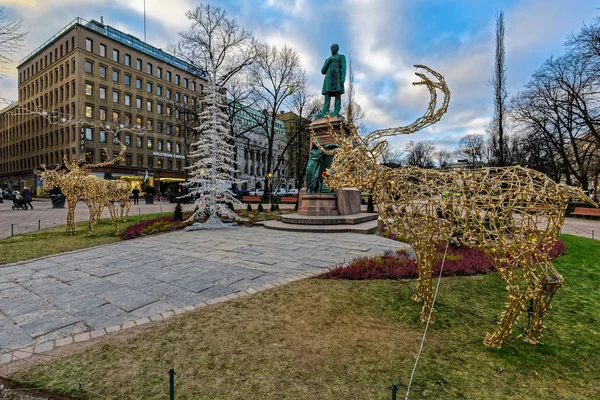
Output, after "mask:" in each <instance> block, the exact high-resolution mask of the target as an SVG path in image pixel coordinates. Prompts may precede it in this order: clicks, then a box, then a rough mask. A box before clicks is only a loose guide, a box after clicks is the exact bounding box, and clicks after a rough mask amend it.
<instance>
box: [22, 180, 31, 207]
mask: <svg viewBox="0 0 600 400" xmlns="http://www.w3.org/2000/svg"><path fill="white" fill-rule="evenodd" d="M21 196H23V201H24V202H25V209H26V210H27V206H29V207H30V208H31V209H32V210H33V206H32V205H31V200H33V196H32V194H31V190H29V189H28V188H27V186H25V187H24V188H23V191H22V192H21Z"/></svg>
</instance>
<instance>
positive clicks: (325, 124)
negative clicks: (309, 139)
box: [310, 117, 344, 150]
mask: <svg viewBox="0 0 600 400" xmlns="http://www.w3.org/2000/svg"><path fill="white" fill-rule="evenodd" d="M343 124H344V119H343V118H342V117H329V118H317V119H315V120H314V121H313V122H311V123H310V128H311V129H312V130H313V132H314V133H315V138H316V139H318V140H319V142H320V143H321V144H322V145H323V146H325V145H326V144H336V141H335V139H334V138H333V137H332V136H331V135H330V134H329V129H330V127H331V128H332V129H333V131H334V132H336V133H338V134H339V133H340V131H341V129H342V125H343ZM313 147H315V144H314V143H311V150H312V148H313Z"/></svg>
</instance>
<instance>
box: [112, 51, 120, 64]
mask: <svg viewBox="0 0 600 400" xmlns="http://www.w3.org/2000/svg"><path fill="white" fill-rule="evenodd" d="M113 61H115V62H119V50H116V49H113Z"/></svg>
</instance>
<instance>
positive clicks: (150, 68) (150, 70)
mask: <svg viewBox="0 0 600 400" xmlns="http://www.w3.org/2000/svg"><path fill="white" fill-rule="evenodd" d="M146 72H147V73H149V74H150V75H152V64H150V63H147V64H146Z"/></svg>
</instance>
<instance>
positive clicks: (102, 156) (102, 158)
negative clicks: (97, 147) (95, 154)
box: [100, 150, 108, 162]
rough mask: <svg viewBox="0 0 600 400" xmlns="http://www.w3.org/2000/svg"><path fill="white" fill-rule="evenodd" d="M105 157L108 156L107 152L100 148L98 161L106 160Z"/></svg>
mask: <svg viewBox="0 0 600 400" xmlns="http://www.w3.org/2000/svg"><path fill="white" fill-rule="evenodd" d="M107 158H108V154H107V153H106V151H104V150H101V151H100V162H104V161H106V159H107Z"/></svg>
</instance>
